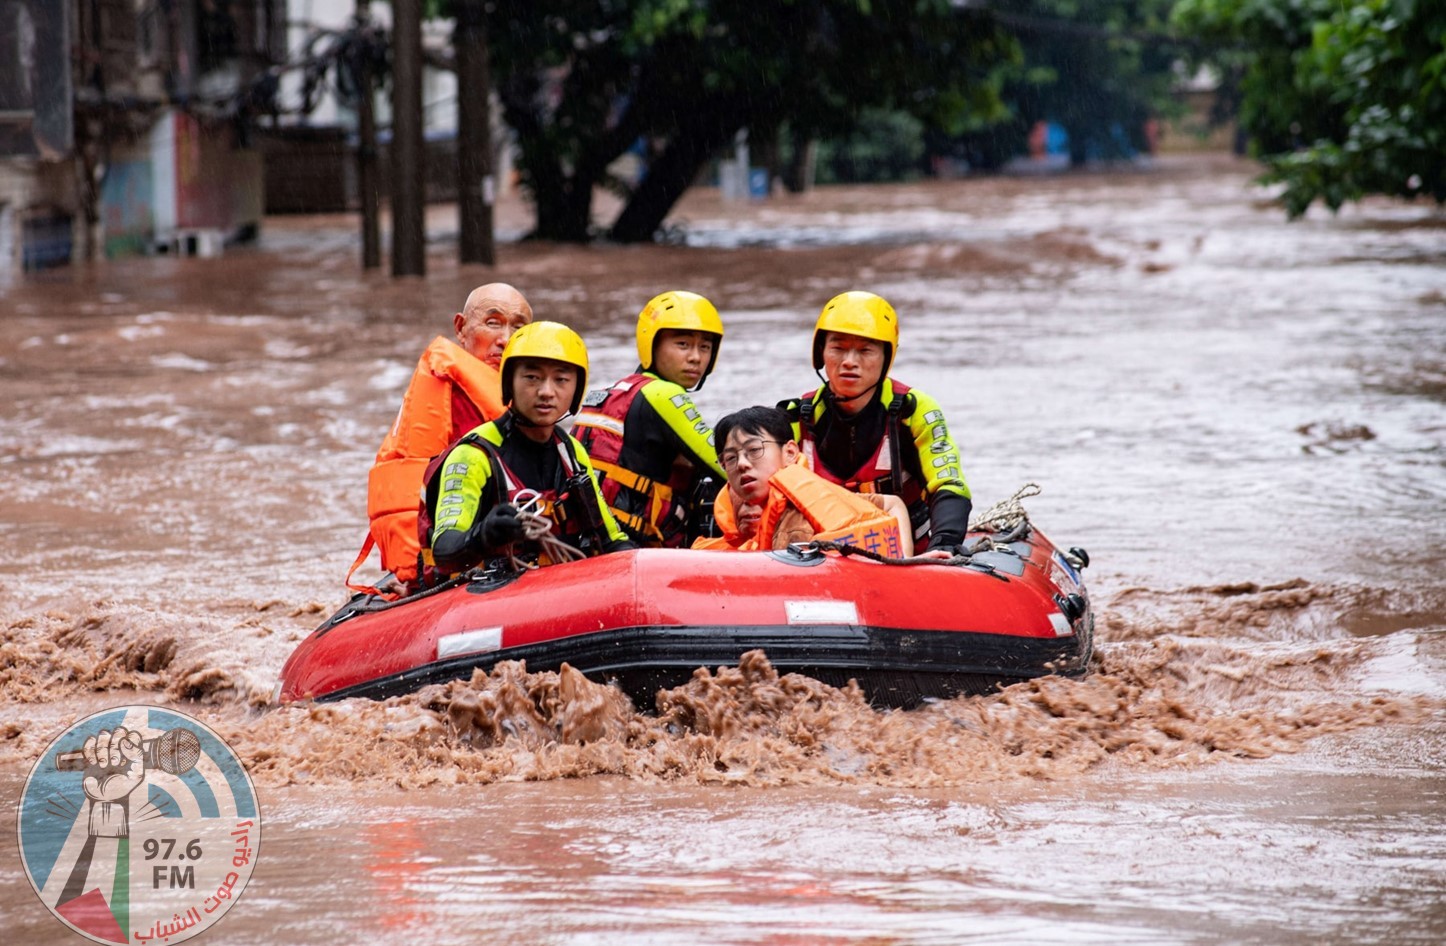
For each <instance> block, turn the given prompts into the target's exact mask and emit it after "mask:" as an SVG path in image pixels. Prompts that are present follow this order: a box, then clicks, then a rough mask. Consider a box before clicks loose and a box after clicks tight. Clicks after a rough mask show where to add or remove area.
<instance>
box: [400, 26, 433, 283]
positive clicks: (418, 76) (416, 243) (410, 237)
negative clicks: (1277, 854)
mask: <svg viewBox="0 0 1446 946" xmlns="http://www.w3.org/2000/svg"><path fill="white" fill-rule="evenodd" d="M392 16H393V22H392V275H393V276H425V275H426V274H427V232H426V217H425V210H426V206H425V203H424V195H423V191H422V161H423V153H422V0H392Z"/></svg>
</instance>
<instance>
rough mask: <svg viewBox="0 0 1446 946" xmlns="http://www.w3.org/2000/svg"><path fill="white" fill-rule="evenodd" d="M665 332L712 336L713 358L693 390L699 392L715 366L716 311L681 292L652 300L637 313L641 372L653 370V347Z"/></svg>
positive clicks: (719, 324) (719, 337) (719, 331)
mask: <svg viewBox="0 0 1446 946" xmlns="http://www.w3.org/2000/svg"><path fill="white" fill-rule="evenodd" d="M665 328H670V329H675V330H677V331H680V332H708V333H709V334H711V335H713V336H715V337H714V339H713V357H712V358H709V359H708V367H706V368H704V369H703V377H701V378H699V379H698V384H697V387H695V388H694V390H697V389H698V388H701V387H702V386H703V382H704V381H707V380H708V375H710V374H712V372H713V366H714V365H715V364H717V363H718V349H719V348H720V347H721V346H722V341H723V320H722V319H721V318H719V317H718V310H717V309H716V308H715V307H714V306H713V303H711V302H709V301H708V300H707V299H704V298H703V297H702V296H700V295H698V294H697V293H696V292H687V291H686V290H683V289H674V290H671V291H669V292H664V293H661V294H660V295H656V296H654V297H653V298H652V300H651V301H649V302H648V304H647V305H645V306H643V311H641V312H639V313H638V364H640V365H642V366H643V368H644V370H646V369H648V368H651V367H653V343H654V342H656V341H657V339H658V332H659V331H661V330H662V329H665Z"/></svg>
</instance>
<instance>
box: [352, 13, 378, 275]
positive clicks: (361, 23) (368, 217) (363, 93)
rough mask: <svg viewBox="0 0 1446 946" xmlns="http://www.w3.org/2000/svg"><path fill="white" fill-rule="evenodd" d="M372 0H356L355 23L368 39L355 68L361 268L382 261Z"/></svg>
mask: <svg viewBox="0 0 1446 946" xmlns="http://www.w3.org/2000/svg"><path fill="white" fill-rule="evenodd" d="M370 3H371V0H356V26H357V31H358V32H360V33H361V34H362V35H363V36H364V37H366V39H367V45H366V48H365V52H363V54H362V55H361V57H360V58H359V60H358V69H357V77H356V78H357V107H356V121H357V147H356V186H357V190H358V191H360V192H361V193H360V194H359V195H358V196H360V197H361V228H362V232H361V238H362V269H377V268H379V267H380V266H381V265H382V236H381V222H380V221H381V214H380V211H379V207H378V204H379V199H378V195H377V190H378V187H379V186H380V184H381V181H380V180H379V179H378V175H377V115H376V101H375V99H376V85H375V83H374V81H373V76H372V56H371V42H370V41H371V38H372V33H373V30H372V23H371V11H370V10H369V9H368V7H369V6H370Z"/></svg>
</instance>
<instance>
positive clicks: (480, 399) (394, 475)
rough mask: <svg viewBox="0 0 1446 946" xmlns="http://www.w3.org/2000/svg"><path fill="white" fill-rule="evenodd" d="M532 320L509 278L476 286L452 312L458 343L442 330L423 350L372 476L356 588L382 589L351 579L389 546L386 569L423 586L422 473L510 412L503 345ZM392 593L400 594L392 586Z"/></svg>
mask: <svg viewBox="0 0 1446 946" xmlns="http://www.w3.org/2000/svg"><path fill="white" fill-rule="evenodd" d="M531 321H532V306H530V305H528V303H527V300H526V299H525V298H524V297H523V295H522V293H520V292H518V291H517V290H516V289H514V288H513V287H512V286H509V285H507V284H506V283H488V284H487V285H485V286H478V287H477V288H476V289H473V290H472V292H471V294H470V295H468V296H467V303H466V305H464V306H463V307H462V311H461V312H458V313H457V314H456V315H454V316H452V328H453V330H454V332H455V333H456V339H457V340H456V342H453V341H452V340H451V339H447V338H443V337H442V336H440V335H439V336H437V337H436V338H435V339H433V340H432V343H431V344H430V345H428V346H427V348H426V350H425V351H424V352H422V357H421V359H420V360H419V361H418V362H417V368H416V371H414V372H413V373H412V380H411V383H410V384H408V385H407V393H406V394H405V396H403V398H402V406H401V410H400V411H398V412H397V419H396V421H395V422H394V423H393V424H392V429H391V431H390V432H389V433H388V434H387V436H386V439H385V440H383V441H382V445H381V447H380V448H379V449H378V450H377V458H376V462H375V463H374V464H373V466H372V469H371V473H370V475H369V476H368V478H367V517H368V518H369V519H370V520H371V530H370V533H369V534H368V535H367V539H366V542H365V543H364V544H363V545H362V550H361V553H360V554H359V555H357V558H356V561H355V562H354V563H353V564H352V566H351V570H350V571H348V572H347V576H346V577H347V587H348V588H351V589H352V590H354V591H365V592H368V593H372V594H376V593H380V592H378V590H377V589H376V588H371V587H368V586H365V585H357V584H353V583H352V580H351V579H352V575H353V574H354V573H355V572H356V570H357V568H359V567H360V566H361V564H362V562H364V561H366V558H367V556H368V555H369V554H370V553H371V549H372V546H373V545H375V546H376V547H377V548H378V549H380V551H381V559H382V568H383V570H385V571H387V572H390V573H391V574H392V575H393V576H395V579H396V582H397V584H398V585H400V590H402V591H406V590H410V589H411V588H412V587H413V586H414V585H415V583H416V580H417V568H418V565H417V555H418V553H419V552H420V551H421V548H420V546H419V545H418V543H417V497H418V495H419V493H420V492H421V488H422V474H423V472H424V471H425V470H426V468H427V463H428V461H430V460H431V459H432V457H434V456H436V455H437V454H439V453H441V452H442V451H443V450H446V449H447V448H448V447H450V446H451V445H452V444H453V442H455V441H456V440H457V438H459V437H461V436H462V435H463V434H465V433H466V432H467V431H469V430H471V429H472V428H473V427H476V426H477V425H478V424H481V423H482V422H483V421H488V420H492V419H494V418H496V417H498V416H499V415H500V414H501V413H502V411H503V406H502V390H501V383H500V379H499V378H498V374H497V369H498V366H499V365H500V364H501V362H502V350H503V348H504V347H505V346H506V344H507V340H508V339H509V338H511V337H512V333H513V332H515V331H517V330H518V329H519V328H521V327H522V326H524V325H526V324H528V323H529V322H531ZM382 584H386V583H385V582H383V583H382ZM387 594H388V596H389V597H394V596H395V593H394V592H393V591H391V590H389V591H388V593H387Z"/></svg>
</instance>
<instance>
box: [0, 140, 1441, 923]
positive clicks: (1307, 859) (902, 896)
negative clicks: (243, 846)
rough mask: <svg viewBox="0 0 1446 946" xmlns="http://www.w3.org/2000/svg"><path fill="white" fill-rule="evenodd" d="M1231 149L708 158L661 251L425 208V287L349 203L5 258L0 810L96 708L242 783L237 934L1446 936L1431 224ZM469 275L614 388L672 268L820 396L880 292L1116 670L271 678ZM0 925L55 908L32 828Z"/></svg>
mask: <svg viewBox="0 0 1446 946" xmlns="http://www.w3.org/2000/svg"><path fill="white" fill-rule="evenodd" d="M1251 173H1252V171H1251V168H1250V167H1248V166H1246V165H1243V164H1237V163H1235V162H1232V161H1227V160H1219V159H1216V160H1202V159H1188V160H1186V159H1180V160H1174V161H1162V162H1160V163H1159V164H1157V165H1156V166H1155V167H1153V168H1151V169H1148V170H1144V171H1139V172H1130V173H1101V174H1092V175H1085V176H1074V177H1043V178H1029V179H1008V180H965V181H957V182H931V183H923V184H917V185H910V186H900V187H853V188H834V189H821V190H818V191H816V192H814V193H812V194H810V195H808V196H806V197H803V198H797V199H793V198H779V199H775V200H772V201H770V202H768V203H764V204H750V205H724V204H720V203H718V202H717V197H716V194H713V193H709V192H698V193H695V194H692V195H690V196H689V198H688V199H687V200H686V201H685V202H684V204H683V205H681V206H680V208H679V209H678V211H677V213H676V214H675V217H674V219H673V221H672V223H673V225H674V236H675V243H674V244H673V245H669V246H650V247H608V246H594V247H580V248H573V247H563V248H559V247H551V246H537V245H528V244H519V243H517V242H515V241H514V242H507V243H504V245H503V246H502V247H501V250H500V262H499V265H498V266H497V268H496V270H495V272H494V271H491V270H486V269H483V268H480V267H458V266H457V265H456V264H455V263H453V262H451V261H450V260H451V257H452V256H454V250H455V242H454V239H453V235H454V234H455V229H456V228H455V224H454V222H453V221H452V218H451V217H450V216H448V208H436V209H434V211H433V214H432V227H431V230H432V234H433V237H434V242H433V245H432V248H431V255H430V272H431V273H432V275H431V276H429V277H428V278H427V279H425V280H403V281H393V280H391V279H390V278H388V277H387V276H386V275H384V274H381V275H361V274H360V273H359V271H358V268H357V265H356V259H357V256H358V253H357V251H356V241H355V236H354V233H353V223H352V221H351V220H349V219H347V218H306V219H274V220H268V221H267V225H266V228H265V232H264V235H263V238H262V240H261V243H260V245H259V246H258V247H256V248H254V249H243V250H237V251H232V252H228V253H227V255H226V256H225V257H224V258H222V259H219V260H196V259H149V260H140V261H130V262H126V263H117V264H109V265H101V266H96V267H93V268H73V269H70V270H65V271H59V272H56V273H50V274H46V275H44V276H42V277H38V278H34V279H28V280H25V281H22V282H17V283H14V284H12V285H9V286H6V287H0V320H3V326H4V332H3V337H0V411H3V413H0V540H3V548H4V550H5V552H4V555H3V557H0V579H3V581H0V685H3V702H0V800H3V803H4V804H5V805H6V806H8V807H9V808H10V809H11V810H14V806H15V804H16V800H17V799H18V797H19V794H20V791H21V787H22V783H23V780H24V778H25V775H26V773H27V771H28V767H29V766H30V765H31V764H32V763H33V761H34V760H35V759H36V758H37V757H38V756H39V754H40V752H41V751H42V749H43V748H44V747H45V746H46V745H47V744H48V742H49V741H50V739H51V738H53V737H54V736H55V735H57V734H58V733H59V732H60V731H61V730H63V729H64V728H65V727H66V726H68V725H69V724H70V723H71V722H73V721H75V720H77V719H79V718H80V717H82V716H85V715H87V714H89V713H90V712H92V711H95V710H97V709H99V708H103V707H107V706H114V705H119V704H124V703H161V704H167V705H171V706H174V707H175V708H177V709H181V710H184V711H185V712H189V713H191V714H192V715H195V716H197V717H199V718H201V719H202V720H203V721H205V722H206V723H207V724H208V725H210V726H211V727H212V728H214V729H216V730H217V731H219V732H221V733H222V734H223V735H224V736H225V737H226V738H227V740H228V741H229V743H230V744H231V745H232V747H233V748H234V749H235V750H236V752H237V753H238V754H239V755H240V756H241V757H242V759H244V760H245V762H246V764H247V766H248V768H249V770H250V772H251V775H252V778H253V780H254V781H255V783H256V786H257V791H258V794H259V797H260V802H261V808H262V815H263V817H264V819H265V831H264V842H263V844H262V849H261V853H260V857H259V862H258V863H257V866H256V868H255V873H254V875H253V877H252V879H251V882H250V885H249V887H248V888H247V889H246V892H245V895H244V896H243V897H242V899H241V900H240V902H239V903H238V904H237V905H236V907H235V909H233V910H232V911H231V912H230V914H229V915H227V916H226V917H225V919H224V920H223V921H222V922H221V924H220V925H218V926H217V927H216V928H215V929H213V930H211V931H209V932H208V933H207V934H206V935H207V936H208V937H210V941H212V942H217V943H273V942H288V943H335V942H352V941H361V942H369V941H374V940H378V939H381V938H384V937H402V936H405V937H411V938H415V939H416V940H417V941H422V942H430V943H440V944H452V943H458V944H461V943H475V942H509V943H547V944H592V943H656V944H674V943H685V942H702V941H707V942H711V943H719V944H723V943H774V944H804V943H808V944H814V943H876V944H884V943H889V944H894V943H899V944H904V943H909V944H914V943H938V944H955V943H965V942H968V943H1005V942H1009V943H1038V942H1068V943H1122V942H1124V943H1130V942H1135V943H1166V942H1168V943H1270V944H1275V943H1287V944H1290V943H1301V944H1307V943H1309V944H1318V943H1322V942H1329V943H1351V944H1355V943H1391V944H1399V943H1422V944H1428V943H1429V944H1436V943H1440V942H1442V941H1443V940H1446V218H1443V217H1442V215H1441V214H1440V213H1439V212H1436V211H1433V210H1431V209H1430V208H1426V207H1421V206H1411V205H1404V204H1397V203H1388V202H1368V203H1366V204H1364V205H1362V206H1359V207H1354V208H1351V209H1349V210H1347V211H1346V212H1344V213H1342V214H1341V215H1340V216H1339V217H1331V216H1329V215H1326V214H1323V213H1319V214H1317V213H1313V214H1311V215H1310V216H1309V217H1308V218H1307V219H1305V220H1303V221H1301V222H1298V223H1294V224H1291V223H1287V222H1286V221H1285V220H1284V219H1283V218H1282V215H1281V213H1280V211H1279V210H1278V209H1277V208H1276V207H1275V206H1273V205H1272V204H1271V203H1270V202H1269V200H1268V195H1267V194H1265V193H1263V192H1261V191H1259V190H1258V189H1255V188H1253V187H1252V186H1251V184H1250V177H1251ZM502 209H503V214H502V230H503V233H504V236H506V235H512V236H515V235H516V234H517V233H518V232H519V231H520V229H521V228H522V226H523V225H524V223H525V216H524V214H523V210H522V208H521V207H520V206H519V205H517V204H516V203H509V204H507V205H504V207H503V208H502ZM449 231H450V233H449ZM493 278H503V279H506V280H508V281H510V282H513V283H515V284H516V285H518V286H519V287H520V288H522V289H523V290H524V292H526V293H527V295H528V296H529V297H530V298H531V300H532V302H533V305H534V307H535V309H536V311H537V313H538V315H539V317H546V318H551V319H557V320H560V321H564V322H568V323H570V324H572V325H574V326H575V327H577V328H578V329H579V330H580V331H582V333H583V335H584V337H585V338H586V339H587V341H588V343H589V346H590V348H591V351H592V355H593V365H594V370H593V375H592V377H593V379H594V381H596V382H601V381H602V380H603V379H609V378H613V377H617V376H620V375H621V374H623V373H625V372H626V371H627V370H628V369H629V368H631V366H632V359H631V356H630V354H629V353H630V351H631V349H632V326H633V320H634V317H635V315H636V313H637V310H638V309H639V308H640V307H641V305H642V303H643V302H645V301H646V300H647V299H648V298H649V297H650V296H652V295H653V294H655V293H656V292H659V291H662V290H664V289H670V288H688V289H693V290H696V291H699V292H702V293H704V294H706V295H708V296H709V297H711V298H712V299H713V300H714V301H715V302H716V303H717V304H718V306H719V308H720V309H721V310H722V312H723V314H724V319H725V323H726V326H727V336H726V339H725V342H724V344H723V347H722V356H721V359H720V362H719V369H718V371H717V373H716V374H715V376H714V378H713V379H712V380H710V382H709V384H708V386H707V388H706V390H705V391H704V392H702V396H701V397H700V402H701V404H702V406H703V408H704V409H705V411H706V412H707V413H708V414H709V415H710V416H711V417H714V418H716V417H717V416H718V415H719V414H720V413H721V412H723V411H725V410H728V409H731V408H733V407H737V406H742V405H745V404H747V403H752V402H758V401H763V402H766V403H771V402H772V401H774V400H777V399H779V398H782V397H784V396H788V395H792V394H795V393H797V392H800V391H802V390H803V389H804V388H805V387H807V386H808V385H809V384H811V383H812V382H813V376H812V374H811V373H810V371H809V370H808V363H807V362H808V350H809V331H810V328H811V326H812V322H813V319H814V317H815V315H816V314H817V312H818V309H819V308H820V306H821V305H822V303H823V302H824V301H825V300H826V299H827V298H829V297H830V296H831V295H833V294H834V293H835V292H838V291H840V290H843V289H846V288H855V287H858V288H869V289H873V290H875V291H877V292H880V293H882V294H883V295H885V296H886V297H888V298H889V299H890V300H891V301H892V302H893V303H894V305H895V307H896V308H897V309H898V311H899V312H900V316H901V320H902V325H903V341H902V343H901V346H900V351H899V355H898V360H897V366H896V374H897V375H898V376H899V377H900V378H902V379H903V380H905V381H907V382H909V383H911V384H914V385H917V386H919V387H922V388H924V389H925V390H927V391H929V392H930V393H932V394H934V395H935V396H936V397H938V398H939V400H940V401H941V402H942V403H943V406H944V407H945V409H946V411H947V412H948V414H949V417H950V420H951V427H952V428H953V430H954V432H955V436H956V438H957V439H958V440H959V441H960V443H961V446H962V447H963V449H964V452H965V469H966V473H967V475H968V477H969V480H970V483H971V485H972V486H973V489H974V493H975V496H976V499H977V501H978V503H979V504H982V505H987V504H989V503H992V502H994V501H996V500H999V499H1002V498H1004V497H1006V496H1008V495H1010V494H1011V493H1012V492H1013V491H1014V490H1015V489H1016V488H1017V487H1019V486H1021V485H1022V484H1024V483H1027V482H1035V483H1038V484H1040V485H1041V486H1042V488H1043V493H1042V495H1040V496H1039V497H1037V498H1035V499H1033V500H1031V501H1030V503H1029V510H1030V513H1031V515H1032V517H1033V518H1034V520H1035V522H1036V523H1038V524H1039V525H1041V526H1042V527H1043V528H1044V529H1045V530H1046V531H1047V532H1048V533H1049V534H1050V535H1051V536H1052V537H1053V538H1055V539H1056V540H1057V541H1060V542H1061V543H1062V544H1065V545H1082V546H1084V547H1086V548H1088V549H1089V551H1090V553H1091V554H1092V556H1093V559H1094V564H1093V565H1092V567H1091V568H1090V569H1089V571H1088V572H1087V573H1086V577H1087V580H1088V582H1089V585H1090V589H1091V592H1092V595H1093V597H1094V600H1095V602H1096V606H1097V608H1098V609H1099V617H1100V620H1099V630H1098V644H1097V655H1096V658H1095V662H1094V665H1093V667H1092V672H1091V673H1090V674H1089V675H1088V676H1087V677H1085V678H1083V679H1079V680H1059V679H1043V680H1040V681H1037V682H1033V683H1028V684H1022V685H1018V686H1015V687H1012V688H1009V689H1008V690H1006V691H1004V692H1002V693H1000V694H998V695H995V696H992V697H988V698H978V699H965V700H955V701H950V702H944V703H938V704H934V705H931V706H927V707H924V708H921V709H918V710H915V711H911V712H876V711H874V710H872V709H870V708H869V707H868V706H867V705H865V704H864V703H863V702H862V701H861V700H860V699H859V698H858V697H857V695H856V694H854V693H852V692H849V691H838V690H831V689H828V688H826V687H822V686H821V685H818V684H815V683H812V682H811V681H808V680H804V679H800V678H788V677H785V678H783V679H780V678H779V677H778V676H777V674H775V673H774V672H773V670H772V668H771V667H770V666H769V665H768V664H767V662H766V660H761V659H749V660H746V661H744V662H743V663H742V664H741V665H740V666H739V667H736V668H712V670H711V671H710V673H709V674H708V675H707V676H706V677H703V678H700V679H698V680H695V681H694V682H693V683H691V684H689V685H688V686H687V687H685V688H683V689H681V690H679V691H674V692H673V693H671V694H670V695H669V706H670V707H672V710H671V711H670V712H669V713H665V714H664V715H662V716H654V715H640V714H637V713H635V712H633V710H632V708H631V707H630V706H628V705H627V704H626V703H625V702H624V701H623V700H622V698H620V697H619V696H618V695H617V694H616V692H615V691H611V690H608V689H606V688H604V687H601V686H598V685H595V684H592V683H589V682H588V681H586V680H584V679H581V678H578V677H576V676H573V675H570V674H564V675H562V676H559V675H557V674H540V673H539V674H528V673H526V672H525V671H524V670H523V668H521V667H518V666H515V665H504V666H503V667H501V668H499V670H498V671H497V672H495V673H494V674H493V675H492V676H491V677H489V678H487V679H479V680H476V681H473V682H471V683H459V684H451V685H448V686H447V687H439V688H432V689H430V690H428V691H425V692H424V693H421V694H417V695H414V696H411V697H406V698H400V699H397V700H394V701H391V702H388V703H381V704H374V703H366V702H358V701H344V702H342V703H339V704H333V705H326V706H291V707H287V708H282V709H275V708H272V707H270V706H269V705H268V702H269V698H270V694H271V692H272V689H273V687H274V686H275V683H276V678H277V673H278V671H279V670H280V668H281V665H282V663H283V662H284V660H285V659H286V656H287V654H288V653H289V652H290V650H291V649H292V648H293V647H294V646H295V644H296V642H297V641H298V640H300V639H301V638H302V637H303V636H304V635H305V634H306V633H307V632H308V631H309V630H310V629H311V628H312V627H313V626H315V624H316V623H318V622H319V621H320V620H321V618H322V617H323V616H324V615H325V614H326V613H328V612H330V611H331V610H332V609H333V608H335V607H336V606H337V605H339V604H340V603H341V602H342V600H344V595H343V589H342V586H341V577H342V574H343V573H344V571H345V569H346V566H347V565H348V563H349V562H350V561H351V558H352V555H353V554H354V552H355V551H356V549H357V547H358V545H359V544H360V541H361V538H362V535H363V530H364V525H365V512H364V510H365V479H366V471H367V468H368V466H369V463H370V460H371V457H372V455H373V452H374V450H375V448H376V445H377V443H378V442H379V440H380V438H381V436H382V434H383V433H384V431H385V429H386V427H387V426H388V424H389V423H390V422H391V420H392V417H393V414H394V412H395V410H396V405H397V402H398V400H399V397H400V394H401V391H402V389H403V387H404V385H405V383H406V380H407V378H408V375H409V373H410V370H411V367H412V365H413V364H414V363H415V359H416V356H417V353H418V352H419V351H420V349H421V348H422V347H423V346H424V345H425V344H426V342H427V340H428V339H429V338H431V337H432V336H433V335H434V334H436V333H438V332H440V331H445V330H446V326H447V320H448V318H449V316H450V314H451V313H453V312H455V311H456V310H457V308H458V307H459V305H460V303H461V301H462V300H463V298H464V297H465V295H466V293H467V291H468V290H469V289H470V288H471V287H472V286H474V285H476V284H478V283H481V282H485V281H489V280H491V279H493ZM0 916H3V918H4V921H3V923H4V927H5V929H6V931H7V934H8V935H9V937H10V939H11V940H12V941H14V942H24V943H40V942H71V941H74V935H73V934H71V933H69V932H68V931H66V930H65V929H64V928H63V927H61V926H60V924H58V923H57V922H56V921H55V920H54V919H52V918H51V917H50V915H49V914H48V913H47V912H46V911H45V909H44V908H43V907H42V906H41V904H40V903H39V901H38V900H37V898H36V897H35V896H34V895H33V893H32V891H31V890H30V887H29V884H28V883H27V882H26V880H25V877H24V875H23V873H22V869H21V865H20V861H19V858H18V856H17V849H16V846H15V837H14V835H13V834H8V835H6V837H5V839H4V840H3V842H0Z"/></svg>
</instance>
